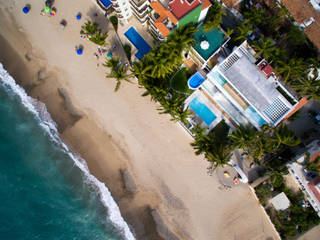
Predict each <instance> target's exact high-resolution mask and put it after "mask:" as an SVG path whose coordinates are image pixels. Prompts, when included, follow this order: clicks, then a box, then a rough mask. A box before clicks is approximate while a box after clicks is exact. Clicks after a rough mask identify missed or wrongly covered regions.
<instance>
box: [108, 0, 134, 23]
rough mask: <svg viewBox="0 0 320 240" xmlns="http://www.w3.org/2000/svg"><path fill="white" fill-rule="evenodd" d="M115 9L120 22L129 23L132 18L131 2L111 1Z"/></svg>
mask: <svg viewBox="0 0 320 240" xmlns="http://www.w3.org/2000/svg"><path fill="white" fill-rule="evenodd" d="M110 1H111V3H112V7H113V9H114V10H115V11H116V13H117V16H118V18H119V20H124V21H125V22H128V19H129V18H130V17H131V16H132V10H131V6H130V2H131V0H130V1H127V0H110Z"/></svg>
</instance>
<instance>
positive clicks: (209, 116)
mask: <svg viewBox="0 0 320 240" xmlns="http://www.w3.org/2000/svg"><path fill="white" fill-rule="evenodd" d="M189 107H190V108H191V109H192V110H193V111H194V112H195V113H196V114H197V115H198V116H199V117H201V119H202V120H203V121H204V122H205V123H206V124H207V126H208V127H209V126H210V124H211V123H212V122H213V121H214V120H215V119H216V118H217V117H216V115H214V113H213V112H211V111H210V109H209V108H208V107H207V106H206V105H205V104H204V103H202V102H201V101H200V100H199V99H198V98H197V97H196V98H194V99H193V100H192V101H191V102H190V104H189Z"/></svg>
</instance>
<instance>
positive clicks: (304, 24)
mask: <svg viewBox="0 0 320 240" xmlns="http://www.w3.org/2000/svg"><path fill="white" fill-rule="evenodd" d="M278 2H280V3H281V4H283V5H284V6H285V7H286V9H287V10H288V11H289V13H290V14H291V15H292V17H293V18H294V19H295V21H296V24H297V25H298V26H300V27H301V28H303V31H304V32H305V34H306V35H307V36H308V38H309V39H310V41H311V42H313V44H314V45H315V46H316V47H317V48H318V51H320V37H319V36H320V13H319V11H320V5H319V4H320V1H319V0H278Z"/></svg>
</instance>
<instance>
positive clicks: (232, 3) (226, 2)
mask: <svg viewBox="0 0 320 240" xmlns="http://www.w3.org/2000/svg"><path fill="white" fill-rule="evenodd" d="M242 1H243V0H220V1H219V2H221V4H222V6H224V7H227V8H229V9H230V10H231V12H232V13H233V14H235V15H238V11H239V8H240V3H241V2H242Z"/></svg>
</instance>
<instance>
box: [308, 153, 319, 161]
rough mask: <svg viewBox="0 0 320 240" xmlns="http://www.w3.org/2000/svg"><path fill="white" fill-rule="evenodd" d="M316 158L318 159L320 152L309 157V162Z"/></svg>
mask: <svg viewBox="0 0 320 240" xmlns="http://www.w3.org/2000/svg"><path fill="white" fill-rule="evenodd" d="M317 157H320V151H319V152H317V153H315V154H313V155H312V156H311V157H310V162H313V161H314V160H316V158H317Z"/></svg>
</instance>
